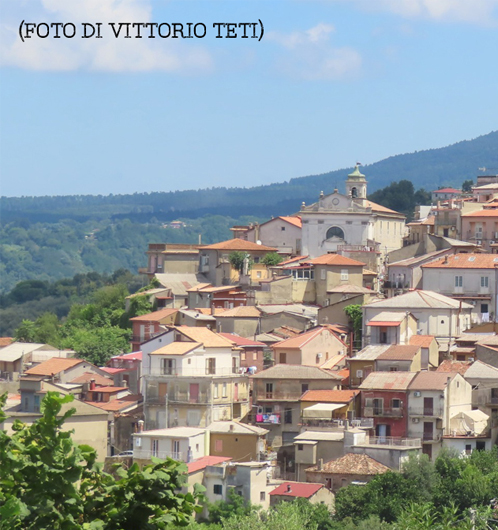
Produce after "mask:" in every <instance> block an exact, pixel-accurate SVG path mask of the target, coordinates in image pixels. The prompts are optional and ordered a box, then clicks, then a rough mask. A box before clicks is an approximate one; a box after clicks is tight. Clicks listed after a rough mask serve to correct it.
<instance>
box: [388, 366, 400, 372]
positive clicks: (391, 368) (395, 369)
mask: <svg viewBox="0 0 498 530" xmlns="http://www.w3.org/2000/svg"><path fill="white" fill-rule="evenodd" d="M389 371H390V372H397V371H398V367H397V366H390V367H389Z"/></svg>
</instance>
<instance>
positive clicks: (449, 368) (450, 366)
mask: <svg viewBox="0 0 498 530" xmlns="http://www.w3.org/2000/svg"><path fill="white" fill-rule="evenodd" d="M471 364H472V363H470V362H468V361H453V360H452V359H446V360H444V361H443V362H442V363H441V364H440V365H439V366H438V367H437V369H436V372H442V373H444V374H445V375H446V374H447V373H451V372H455V373H459V374H460V375H464V374H465V372H466V371H467V370H468V369H469V367H470V365H471Z"/></svg>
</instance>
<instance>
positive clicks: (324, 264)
mask: <svg viewBox="0 0 498 530" xmlns="http://www.w3.org/2000/svg"><path fill="white" fill-rule="evenodd" d="M490 179H491V180H492V178H491V177H488V181H486V182H479V181H478V183H477V186H476V187H475V188H473V190H472V193H470V194H467V195H464V194H462V193H461V192H460V191H459V190H453V189H449V188H448V189H440V190H436V191H435V192H434V193H433V204H432V205H430V206H421V207H419V208H418V209H417V212H416V218H415V221H413V222H411V223H408V224H405V217H404V216H403V215H402V214H400V213H398V212H395V211H393V210H390V209H388V208H385V207H383V206H380V205H378V204H375V203H373V202H372V201H370V200H368V199H367V181H366V178H365V176H364V175H363V174H362V173H361V172H360V168H359V167H358V166H357V167H356V168H355V169H354V171H353V172H352V173H351V174H349V175H348V176H347V180H346V193H345V194H342V193H339V191H338V190H337V189H335V190H333V192H332V193H330V194H328V195H325V194H324V193H321V194H320V196H319V197H318V200H317V202H316V203H314V204H311V205H306V204H304V203H303V204H302V205H301V208H300V210H299V212H297V213H296V214H295V215H292V216H281V217H276V218H273V219H271V220H269V221H267V222H266V223H262V224H254V225H250V226H235V227H233V228H232V232H233V237H232V238H231V239H229V240H227V241H222V242H218V243H215V244H211V245H180V244H169V243H164V244H155V243H154V244H150V245H149V248H148V250H147V252H146V254H147V258H148V265H147V267H145V268H143V269H141V270H140V272H142V273H143V274H145V275H147V276H148V278H149V279H152V278H155V279H156V280H157V282H158V284H159V287H157V288H154V289H151V290H149V291H145V292H140V293H137V294H134V295H131V296H130V297H129V299H131V298H132V297H135V296H144V297H147V298H148V300H149V301H150V302H152V303H153V305H154V308H155V310H154V311H153V312H152V313H149V314H145V315H141V316H137V317H134V318H132V319H131V325H132V330H133V332H132V340H131V345H130V346H131V350H132V352H133V353H130V354H123V355H119V356H116V357H113V358H112V359H111V360H110V362H109V363H108V365H107V366H105V367H96V366H93V365H91V364H90V363H88V362H86V361H83V360H80V359H76V358H74V357H72V356H71V355H70V353H69V354H68V353H67V352H55V351H53V350H54V349H53V348H51V347H50V346H47V345H20V344H19V343H14V344H11V345H7V346H5V347H3V348H1V349H0V370H1V371H2V375H3V374H4V373H8V374H10V375H9V376H8V379H9V380H10V381H11V382H10V383H8V384H11V385H14V386H13V387H12V389H13V390H15V391H13V392H12V393H11V394H10V395H9V403H8V406H9V410H8V416H9V420H7V422H6V423H5V424H4V428H7V429H9V428H10V425H11V422H12V421H13V420H14V419H15V418H16V417H22V418H23V420H24V421H32V420H33V419H34V418H36V417H37V415H39V407H40V399H41V398H42V396H43V393H45V392H47V391H49V390H58V391H60V392H62V393H71V394H73V395H75V396H76V397H77V398H78V399H77V407H75V408H76V414H75V415H74V416H73V417H72V418H71V420H70V422H73V423H74V425H73V424H72V423H71V424H70V425H69V427H70V428H74V429H75V435H74V436H75V439H77V441H78V442H79V443H89V444H91V445H93V446H98V451H99V456H101V459H102V460H104V458H105V457H107V458H111V459H112V458H115V457H116V455H117V456H118V457H122V458H127V459H133V461H136V462H138V463H139V465H142V464H145V463H148V462H150V461H151V458H152V457H158V458H168V457H170V458H174V459H176V460H182V461H184V462H186V463H187V467H188V477H187V479H186V483H185V488H186V489H188V488H191V487H193V485H194V484H195V483H202V484H204V486H205V487H206V496H207V498H208V500H209V501H210V502H214V501H216V500H226V499H227V498H228V494H229V492H230V491H231V490H233V491H235V492H236V493H238V494H240V495H242V496H243V497H244V498H245V499H246V500H248V501H251V502H252V503H253V504H259V505H261V506H263V507H268V506H271V505H273V504H275V503H277V502H281V501H284V500H291V499H293V498H296V497H302V498H307V499H309V500H310V501H311V502H317V503H325V504H328V505H329V506H333V503H334V496H335V493H336V492H337V491H338V490H339V489H340V488H341V487H344V486H346V485H349V484H352V483H354V484H364V483H366V482H368V481H369V480H371V479H372V478H373V477H375V476H376V475H378V474H380V473H385V472H387V471H388V470H390V469H400V468H401V466H402V465H403V462H404V461H406V459H407V458H409V457H410V455H413V454H415V455H417V454H426V455H428V457H429V458H431V459H434V458H436V456H437V454H438V453H439V451H441V449H442V448H444V447H450V448H454V449H456V450H457V451H458V452H459V453H460V454H462V455H466V454H469V453H471V452H472V451H474V450H481V449H490V448H491V447H492V446H493V445H494V444H495V443H496V442H497V437H498V335H497V333H496V332H497V329H498V323H496V300H497V292H498V291H497V288H498V287H497V286H498V253H494V246H493V245H495V239H491V237H489V234H491V233H492V232H493V231H496V234H498V208H497V206H498V179H495V181H489V180H490ZM493 190H494V191H493ZM495 214H496V221H497V223H496V224H497V226H496V227H495V225H494V224H493V223H494V221H493V220H492V217H493V215H495ZM469 234H470V235H469ZM477 234H479V237H477ZM496 248H498V235H497V237H496ZM234 253H238V254H239V255H240V254H242V256H243V258H244V262H243V264H242V266H240V267H234V260H233V259H232V258H233V254H234ZM275 254H277V255H278V256H280V262H278V263H277V261H278V260H271V262H272V263H273V264H271V265H270V264H269V260H268V259H266V256H268V255H272V256H273V255H275ZM352 310H354V312H355V315H352V312H351V311H352ZM30 348H32V349H30ZM52 354H53V355H52ZM8 422H10V423H8Z"/></svg>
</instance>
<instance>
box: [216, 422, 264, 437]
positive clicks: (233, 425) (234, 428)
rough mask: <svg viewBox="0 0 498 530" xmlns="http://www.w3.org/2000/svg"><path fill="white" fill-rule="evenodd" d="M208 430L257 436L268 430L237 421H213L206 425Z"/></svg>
mask: <svg viewBox="0 0 498 530" xmlns="http://www.w3.org/2000/svg"><path fill="white" fill-rule="evenodd" d="M207 430H208V431H209V432H214V433H225V434H230V433H233V434H252V435H257V436H264V435H265V434H267V433H268V432H269V431H268V429H263V428H261V427H256V426H255V425H248V424H245V423H239V422H238V421H228V420H227V421H213V423H211V424H209V427H207Z"/></svg>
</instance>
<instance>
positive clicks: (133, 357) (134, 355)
mask: <svg viewBox="0 0 498 530" xmlns="http://www.w3.org/2000/svg"><path fill="white" fill-rule="evenodd" d="M111 359H120V360H123V361H141V360H142V352H141V351H133V352H131V353H123V354H121V355H114V356H113V357H111Z"/></svg>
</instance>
